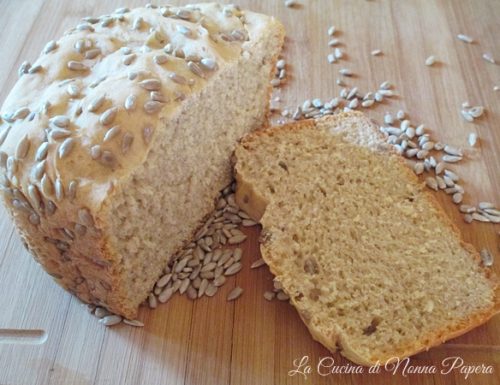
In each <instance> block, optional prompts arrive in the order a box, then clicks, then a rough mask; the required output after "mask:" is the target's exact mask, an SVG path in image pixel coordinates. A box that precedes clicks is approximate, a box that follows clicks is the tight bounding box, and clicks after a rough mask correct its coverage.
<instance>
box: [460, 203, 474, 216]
mask: <svg viewBox="0 0 500 385" xmlns="http://www.w3.org/2000/svg"><path fill="white" fill-rule="evenodd" d="M459 210H460V212H461V213H464V214H472V213H473V212H475V211H476V208H475V207H474V206H469V205H460V207H459Z"/></svg>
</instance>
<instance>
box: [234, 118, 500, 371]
mask: <svg viewBox="0 0 500 385" xmlns="http://www.w3.org/2000/svg"><path fill="white" fill-rule="evenodd" d="M235 162H236V165H235V173H236V180H237V191H236V200H237V202H238V204H239V205H240V207H242V208H243V209H245V210H246V211H247V213H249V214H250V216H252V217H253V218H254V219H255V220H260V222H261V224H262V226H263V230H262V231H263V233H262V235H261V239H262V243H261V251H262V256H263V258H264V260H265V261H266V262H267V264H268V265H269V267H270V269H271V271H272V273H273V274H274V275H275V276H276V279H277V280H278V281H279V282H280V283H281V285H282V286H283V290H284V291H285V292H286V293H287V294H288V295H289V296H290V301H291V303H292V304H293V305H294V306H295V307H296V308H297V310H298V313H299V315H300V316H301V318H302V320H303V321H304V322H305V324H306V325H307V327H308V328H309V330H310V332H311V334H312V336H313V337H314V338H315V339H316V340H317V341H319V342H321V343H322V344H323V345H325V346H326V347H327V348H328V349H330V350H331V351H335V350H337V349H340V352H341V354H343V355H344V356H345V357H347V358H348V359H350V360H352V361H354V362H356V363H358V364H362V365H372V364H375V363H376V362H377V361H379V362H380V363H381V364H384V363H385V362H386V361H388V360H392V359H394V358H395V357H399V358H400V357H406V356H409V355H412V354H415V353H417V352H420V351H422V350H425V349H428V348H429V347H431V346H434V345H437V344H440V343H442V342H444V341H445V340H447V339H450V338H453V337H455V336H458V335H460V334H463V333H465V332H466V331H468V330H470V329H472V328H474V327H476V326H478V325H480V324H482V323H483V322H486V321H487V320H488V319H489V318H490V317H492V316H493V315H494V314H495V313H496V312H498V311H499V304H500V301H499V297H500V296H499V292H498V286H497V282H496V280H495V278H494V277H492V275H491V273H490V271H488V270H487V269H486V268H483V267H482V266H480V258H479V254H478V253H477V252H476V251H475V250H474V249H473V248H472V246H470V245H468V244H465V243H464V242H463V241H462V240H461V238H460V235H459V233H458V231H457V229H456V228H455V226H454V225H453V224H452V223H451V222H450V220H449V219H448V218H447V216H446V215H445V213H444V212H443V210H442V209H441V208H440V207H439V205H438V204H437V202H436V200H435V199H434V197H433V196H432V195H430V193H429V192H427V191H425V190H424V187H423V186H422V184H421V183H419V181H418V179H417V178H416V176H415V175H414V174H413V173H412V172H411V171H410V169H409V168H408V167H407V166H406V164H405V163H404V161H403V160H402V158H401V157H399V156H398V155H397V154H395V152H393V151H392V150H391V149H390V148H387V145H386V144H385V143H384V141H383V139H381V138H380V137H379V135H378V131H377V130H376V129H375V127H374V126H373V125H372V124H371V122H370V121H369V120H368V119H367V118H365V117H364V116H363V115H362V114H361V113H342V114H339V115H336V116H331V117H327V118H323V119H320V120H317V121H303V122H299V123H296V124H291V125H286V126H284V127H276V128H272V129H269V130H266V131H262V132H258V133H254V134H250V135H249V136H248V137H246V138H245V139H243V141H242V142H241V144H240V145H239V146H238V147H237V149H236V151H235Z"/></svg>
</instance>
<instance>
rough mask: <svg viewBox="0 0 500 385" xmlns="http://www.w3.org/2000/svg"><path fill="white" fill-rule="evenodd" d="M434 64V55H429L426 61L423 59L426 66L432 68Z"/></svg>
mask: <svg viewBox="0 0 500 385" xmlns="http://www.w3.org/2000/svg"><path fill="white" fill-rule="evenodd" d="M434 63H436V57H435V56H434V55H431V56H429V57H428V58H427V59H425V65H426V66H432V65H433V64H434Z"/></svg>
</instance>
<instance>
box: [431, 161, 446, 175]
mask: <svg viewBox="0 0 500 385" xmlns="http://www.w3.org/2000/svg"><path fill="white" fill-rule="evenodd" d="M445 166H446V164H445V163H444V162H438V163H437V164H436V167H435V168H434V172H435V173H436V175H439V174H441V173H442V172H443V170H444V168H445Z"/></svg>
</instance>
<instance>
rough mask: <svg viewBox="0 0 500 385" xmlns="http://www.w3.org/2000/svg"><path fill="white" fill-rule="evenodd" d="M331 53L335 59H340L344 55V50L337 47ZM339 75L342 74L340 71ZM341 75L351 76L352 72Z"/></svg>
mask: <svg viewBox="0 0 500 385" xmlns="http://www.w3.org/2000/svg"><path fill="white" fill-rule="evenodd" d="M333 54H334V55H335V59H338V60H340V59H342V58H343V57H344V52H343V51H342V50H341V49H340V48H338V47H337V48H335V49H334V50H333ZM348 71H349V70H348ZM349 72H350V71H349ZM341 75H343V74H342V73H341ZM343 76H352V74H351V75H343Z"/></svg>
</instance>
